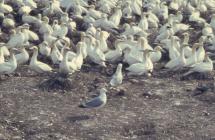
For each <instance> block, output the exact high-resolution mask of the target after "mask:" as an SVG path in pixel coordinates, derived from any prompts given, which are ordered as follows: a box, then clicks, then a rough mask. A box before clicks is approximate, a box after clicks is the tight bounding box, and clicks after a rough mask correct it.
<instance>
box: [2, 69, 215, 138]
mask: <svg viewBox="0 0 215 140" xmlns="http://www.w3.org/2000/svg"><path fill="white" fill-rule="evenodd" d="M18 72H20V75H19V74H16V75H15V76H13V77H9V78H7V77H5V78H3V79H4V80H2V81H0V87H1V88H0V118H1V119H0V139H1V140H19V139H24V140H40V139H44V140H59V139H62V140H75V139H77V140H82V139H83V140H100V139H104V140H110V139H113V140H124V139H125V140H126V139H128V140H131V139H134V140H168V139H169V140H170V139H171V140H191V139H192V140H214V139H215V133H214V132H215V117H214V116H215V94H214V81H213V80H183V81H181V80H180V78H178V76H177V74H175V73H167V72H165V71H164V70H159V73H156V72H155V73H154V74H153V75H152V77H146V76H141V77H138V78H135V77H134V78H125V79H124V81H123V84H122V85H121V87H120V89H121V90H115V89H110V87H109V85H108V84H105V83H108V82H109V80H110V77H109V76H107V74H106V73H105V72H104V71H103V70H101V71H95V70H91V69H88V70H85V71H82V72H78V73H75V74H73V75H72V76H71V78H70V79H71V82H72V83H73V86H72V87H71V89H70V90H69V91H66V90H49V91H46V90H41V89H40V88H39V86H38V85H39V84H40V83H41V82H42V81H43V80H44V76H36V75H35V74H32V73H31V72H29V71H28V70H27V68H22V69H21V70H19V71H18ZM167 77H171V78H167ZM45 78H46V79H48V78H49V76H45ZM137 79H138V80H137ZM103 86H105V87H107V89H108V101H107V104H106V106H104V107H103V108H101V109H98V110H93V109H82V108H79V107H78V105H79V104H80V103H81V102H82V101H84V100H86V99H88V98H91V97H92V96H95V95H97V94H96V89H97V88H99V87H103ZM197 87H198V88H197Z"/></svg>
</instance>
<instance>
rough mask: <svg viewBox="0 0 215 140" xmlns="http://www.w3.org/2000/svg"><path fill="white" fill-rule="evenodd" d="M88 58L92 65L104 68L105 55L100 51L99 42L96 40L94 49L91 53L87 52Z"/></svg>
mask: <svg viewBox="0 0 215 140" xmlns="http://www.w3.org/2000/svg"><path fill="white" fill-rule="evenodd" d="M88 56H89V58H90V60H92V61H93V62H94V63H96V64H99V65H101V66H103V67H106V64H105V61H106V59H105V55H104V53H103V52H102V51H101V50H100V42H99V41H98V40H96V44H95V46H94V48H93V49H92V50H91V51H89V53H88Z"/></svg>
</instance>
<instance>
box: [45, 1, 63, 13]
mask: <svg viewBox="0 0 215 140" xmlns="http://www.w3.org/2000/svg"><path fill="white" fill-rule="evenodd" d="M55 14H56V15H62V14H63V11H62V9H61V8H60V4H59V1H57V0H52V1H49V3H47V4H46V7H45V8H44V9H43V15H45V16H50V15H55Z"/></svg>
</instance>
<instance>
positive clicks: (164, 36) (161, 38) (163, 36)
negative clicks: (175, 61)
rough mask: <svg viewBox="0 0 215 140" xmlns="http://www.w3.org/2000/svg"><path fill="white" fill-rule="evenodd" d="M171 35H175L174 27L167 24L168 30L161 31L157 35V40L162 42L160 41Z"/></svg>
mask: <svg viewBox="0 0 215 140" xmlns="http://www.w3.org/2000/svg"><path fill="white" fill-rule="evenodd" d="M171 35H173V29H172V27H170V26H167V30H166V31H164V32H162V33H160V34H159V35H158V36H157V37H156V39H155V42H160V41H162V40H164V39H167V38H169V37H170V36H171Z"/></svg>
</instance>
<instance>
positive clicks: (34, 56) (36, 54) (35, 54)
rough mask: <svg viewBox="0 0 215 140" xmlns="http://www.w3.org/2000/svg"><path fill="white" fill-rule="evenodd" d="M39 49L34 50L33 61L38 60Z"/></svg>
mask: <svg viewBox="0 0 215 140" xmlns="http://www.w3.org/2000/svg"><path fill="white" fill-rule="evenodd" d="M37 56H38V50H34V53H33V56H32V58H31V61H32V62H37Z"/></svg>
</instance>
